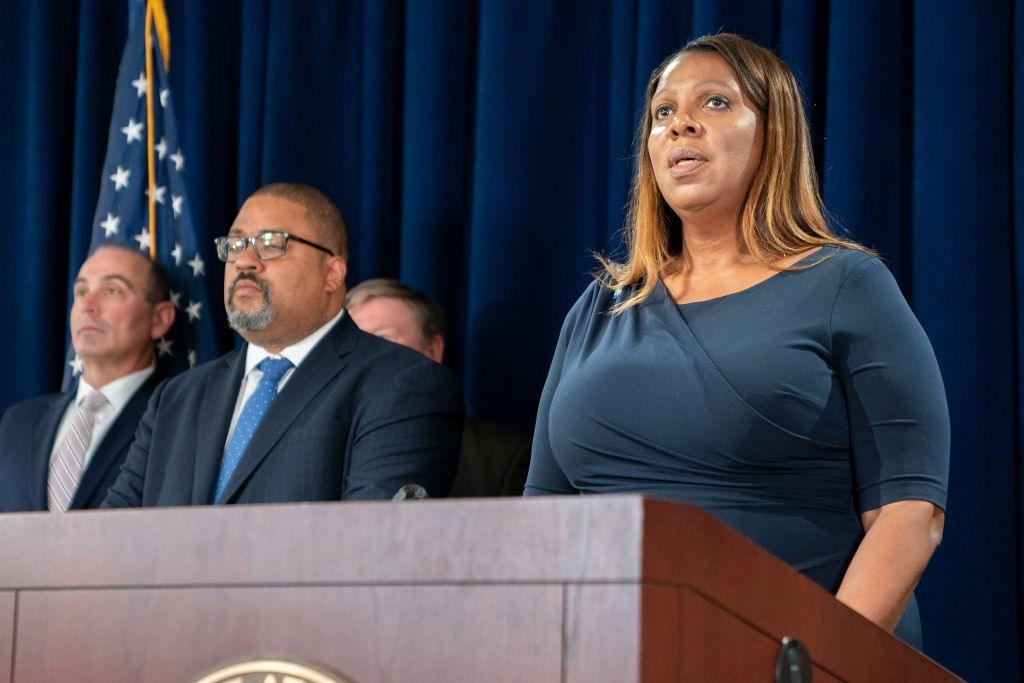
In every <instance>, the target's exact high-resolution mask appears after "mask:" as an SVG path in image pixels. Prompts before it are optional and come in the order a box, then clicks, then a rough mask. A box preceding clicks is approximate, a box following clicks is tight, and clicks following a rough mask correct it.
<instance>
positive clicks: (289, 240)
mask: <svg viewBox="0 0 1024 683" xmlns="http://www.w3.org/2000/svg"><path fill="white" fill-rule="evenodd" d="M216 243H217V255H218V257H219V258H220V259H221V261H223V262H224V263H225V264H226V265H225V271H224V307H225V310H226V311H227V314H228V322H229V324H230V325H231V327H232V328H233V329H235V330H236V331H237V332H238V333H239V334H240V335H242V337H243V338H244V339H245V341H246V344H244V345H243V346H242V347H241V348H238V349H235V350H234V351H232V352H231V353H228V354H227V355H225V356H222V357H221V358H218V359H216V360H213V361H210V362H209V363H205V364H203V365H200V366H198V367H196V368H193V369H192V370H189V371H188V372H185V373H182V374H181V375H178V376H177V377H175V378H173V379H171V380H169V381H167V382H166V383H165V384H163V385H161V386H160V388H159V389H158V390H157V391H156V392H154V394H153V398H152V400H151V401H150V403H149V408H148V409H147V411H146V414H145V415H144V416H143V418H142V421H141V423H140V425H139V431H138V437H137V438H136V440H135V443H134V444H133V445H132V448H131V450H130V452H129V453H128V457H127V458H126V460H125V464H124V467H123V468H122V470H121V476H120V478H119V479H118V480H117V482H116V483H115V484H114V486H113V487H112V488H111V489H110V492H109V494H108V496H107V500H106V501H105V503H104V507H131V506H170V505H209V504H233V503H287V502H301V501H319V500H354V499H369V498H372V499H390V498H391V497H392V496H394V495H395V493H396V492H397V491H398V490H399V489H401V488H402V487H403V486H405V485H409V484H414V485H419V486H422V487H423V488H424V489H426V491H427V493H428V494H429V495H431V496H435V497H436V496H444V495H447V494H448V491H449V489H450V488H451V484H452V480H453V478H454V476H455V468H456V465H457V462H458V448H459V436H460V433H461V430H462V404H461V401H460V399H459V395H458V384H457V382H456V381H455V377H454V376H453V375H452V373H451V372H450V371H449V370H447V369H446V368H443V367H441V366H438V365H436V364H435V363H431V362H429V361H428V360H426V359H425V358H423V357H422V356H420V355H419V354H417V353H414V352H412V351H410V350H409V349H405V348H402V347H399V346H396V345H394V344H388V343H386V342H384V341H382V340H380V339H378V338H376V337H374V336H372V335H369V334H366V333H365V332H362V331H361V330H360V329H359V328H358V327H356V325H355V324H354V323H353V322H352V320H351V319H350V318H349V317H348V316H347V315H346V314H345V310H344V308H343V307H342V306H343V304H344V302H345V274H346V271H347V259H348V240H347V236H346V229H345V222H344V219H343V218H342V215H341V212H340V211H339V210H338V208H337V207H336V206H335V205H334V203H333V202H332V201H331V200H330V199H329V198H328V197H327V196H326V195H324V194H323V193H322V192H320V191H319V190H317V189H316V188H313V187H310V186H308V185H300V184H295V183H275V184H272V185H268V186H266V187H263V188H260V189H259V190H257V191H256V192H254V193H253V194H252V195H251V196H250V197H249V198H248V199H247V200H246V201H245V204H243V205H242V208H241V210H240V211H239V212H238V216H237V217H236V218H235V221H234V223H233V224H232V226H231V229H230V231H229V232H228V234H227V235H226V236H225V237H220V238H218V239H217V240H216Z"/></svg>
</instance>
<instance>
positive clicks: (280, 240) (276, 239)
mask: <svg viewBox="0 0 1024 683" xmlns="http://www.w3.org/2000/svg"><path fill="white" fill-rule="evenodd" d="M288 240H295V241H296V242H301V243H302V244H305V245H308V246H310V247H313V248H314V249H319V250H320V251H322V252H324V253H326V254H330V255H331V256H334V252H333V251H331V250H330V249H328V248H327V247H324V246H321V245H319V244H317V243H316V242H310V241H309V240H307V239H303V238H301V237H299V236H297V235H293V234H291V233H290V232H283V231H280V230H267V231H265V232H261V233H260V234H258V235H256V236H254V237H243V236H241V235H229V236H227V237H218V238H216V239H215V240H213V243H214V244H216V245H217V258H219V259H220V260H221V261H224V262H225V263H233V262H234V261H237V260H238V257H239V256H241V255H242V252H243V251H245V248H246V246H248V245H250V244H251V245H252V251H253V253H254V254H256V258H258V259H259V260H261V261H269V260H270V259H275V258H279V257H281V256H284V253H285V252H286V251H287V250H288Z"/></svg>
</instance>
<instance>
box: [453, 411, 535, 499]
mask: <svg viewBox="0 0 1024 683" xmlns="http://www.w3.org/2000/svg"><path fill="white" fill-rule="evenodd" d="M530 445H531V444H530V439H529V438H528V437H526V436H524V435H522V434H520V433H519V432H513V431H512V430H510V429H503V428H501V427H498V426H497V425H492V424H489V423H487V422H480V421H478V420H470V419H467V420H466V425H465V427H464V428H463V431H462V453H461V455H460V456H459V471H458V474H456V475H455V483H454V484H453V485H452V492H451V494H450V495H451V496H452V497H453V498H467V497H481V496H521V495H523V488H524V487H525V485H526V473H527V471H528V470H529V469H530Z"/></svg>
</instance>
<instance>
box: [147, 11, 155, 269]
mask: <svg viewBox="0 0 1024 683" xmlns="http://www.w3.org/2000/svg"><path fill="white" fill-rule="evenodd" d="M154 81H155V79H154V78H153V3H152V0H146V166H147V173H148V175H149V192H148V197H149V202H148V203H149V258H150V259H151V260H153V261H156V159H155V158H154V155H155V150H154V149H153V144H154V143H153V134H154V131H153V127H154V125H153V118H154V117H153V89H154V88H153V86H154V85H155V83H154Z"/></svg>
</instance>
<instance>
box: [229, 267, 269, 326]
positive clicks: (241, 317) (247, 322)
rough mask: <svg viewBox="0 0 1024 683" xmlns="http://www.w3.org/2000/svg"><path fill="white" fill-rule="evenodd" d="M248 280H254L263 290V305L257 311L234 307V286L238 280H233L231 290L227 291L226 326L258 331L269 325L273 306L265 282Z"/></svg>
mask: <svg viewBox="0 0 1024 683" xmlns="http://www.w3.org/2000/svg"><path fill="white" fill-rule="evenodd" d="M246 279H247V280H249V282H254V283H256V285H257V286H258V287H259V288H260V291H261V292H263V306H261V307H260V309H259V310H258V311H240V310H238V309H237V308H235V305H234V303H232V302H233V301H234V299H235V286H236V285H237V284H238V280H235V282H234V283H232V285H231V291H230V292H228V305H227V309H228V310H227V314H228V326H229V327H230V328H231V329H233V330H234V331H235V332H258V331H260V330H265V329H267V327H269V326H270V323H272V322H273V321H274V307H273V306H272V305H271V302H270V287H269V286H268V285H267V283H266V282H263V281H262V280H255V279H249V278H246Z"/></svg>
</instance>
